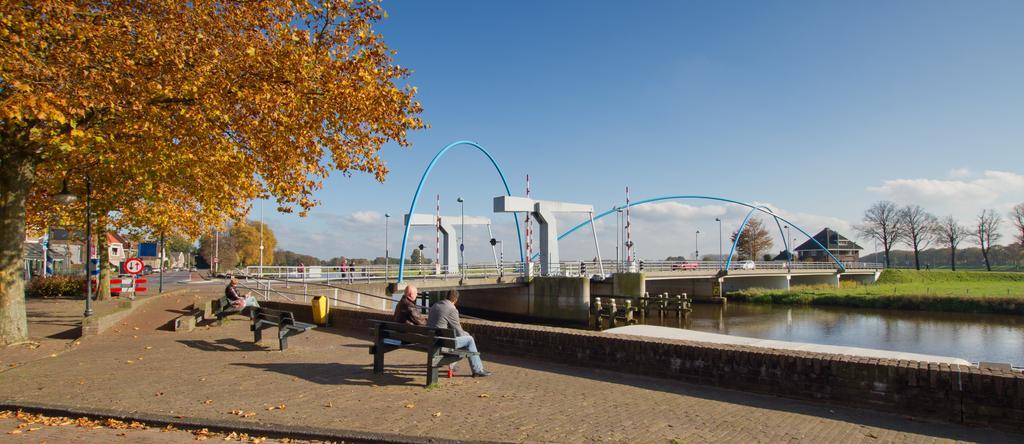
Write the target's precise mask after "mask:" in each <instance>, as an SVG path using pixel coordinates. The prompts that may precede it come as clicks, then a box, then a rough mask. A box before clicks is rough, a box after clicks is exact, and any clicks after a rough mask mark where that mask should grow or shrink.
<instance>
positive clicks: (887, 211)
mask: <svg viewBox="0 0 1024 444" xmlns="http://www.w3.org/2000/svg"><path fill="white" fill-rule="evenodd" d="M854 228H855V229H856V230H857V232H858V233H860V235H861V236H864V237H866V238H868V239H874V240H877V241H878V242H879V243H881V244H882V249H883V250H884V251H885V266H886V267H888V266H889V264H890V262H889V252H890V251H892V247H893V246H895V245H896V243H897V242H899V240H900V239H902V238H903V222H902V221H901V217H900V209H899V207H897V206H896V204H894V203H892V202H890V201H887V200H881V201H878V202H875V203H874V204H873V205H871V207H870V208H868V209H867V211H865V212H864V219H863V223H862V224H860V225H858V226H856V227H854Z"/></svg>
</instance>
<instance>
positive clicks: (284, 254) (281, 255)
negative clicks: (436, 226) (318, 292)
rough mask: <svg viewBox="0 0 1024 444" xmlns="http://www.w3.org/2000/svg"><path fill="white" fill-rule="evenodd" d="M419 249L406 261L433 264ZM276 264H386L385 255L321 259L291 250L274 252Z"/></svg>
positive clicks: (394, 259)
mask: <svg viewBox="0 0 1024 444" xmlns="http://www.w3.org/2000/svg"><path fill="white" fill-rule="evenodd" d="M419 253H420V251H419V250H413V253H412V255H411V256H410V258H409V260H408V261H407V262H406V263H408V264H432V263H434V261H433V260H431V259H427V258H424V257H422V255H421V254H419ZM274 259H275V261H274V265H284V266H290V267H296V266H299V265H320V266H332V267H336V266H340V265H341V264H342V263H344V264H346V265H352V266H366V265H384V263H385V259H384V256H379V257H376V258H373V259H366V258H350V257H345V256H338V257H334V258H331V259H326V260H325V259H320V258H318V257H316V256H311V255H308V254H302V253H296V252H294V251H289V250H277V251H275V252H274ZM388 263H391V264H397V263H398V258H396V257H392V258H389V260H388Z"/></svg>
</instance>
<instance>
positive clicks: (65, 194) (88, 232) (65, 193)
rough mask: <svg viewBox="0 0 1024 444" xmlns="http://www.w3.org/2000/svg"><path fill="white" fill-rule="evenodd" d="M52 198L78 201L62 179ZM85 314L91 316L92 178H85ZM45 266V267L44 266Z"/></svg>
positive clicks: (61, 201) (65, 180)
mask: <svg viewBox="0 0 1024 444" xmlns="http://www.w3.org/2000/svg"><path fill="white" fill-rule="evenodd" d="M53 198H54V199H55V200H56V201H57V202H60V203H62V204H70V203H73V202H75V201H77V200H78V196H76V195H74V194H72V193H71V191H69V190H68V180H67V178H65V179H64V184H63V187H62V188H61V190H60V193H57V194H56V195H55V196H53ZM84 263H85V312H84V313H83V316H85V317H89V316H92V178H91V177H89V175H88V174H86V176H85V261H84ZM44 266H45V265H44Z"/></svg>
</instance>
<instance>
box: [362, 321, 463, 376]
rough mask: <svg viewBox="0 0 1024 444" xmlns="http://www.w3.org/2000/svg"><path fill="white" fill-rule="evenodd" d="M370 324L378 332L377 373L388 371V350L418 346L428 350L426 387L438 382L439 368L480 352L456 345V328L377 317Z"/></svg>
mask: <svg viewBox="0 0 1024 444" xmlns="http://www.w3.org/2000/svg"><path fill="white" fill-rule="evenodd" d="M370 323H371V324H373V327H371V328H370V330H371V331H373V334H374V339H373V345H371V346H370V354H371V355H373V372H374V373H383V372H384V354H385V353H387V352H390V351H394V350H398V349H402V348H406V349H417V350H420V351H424V352H426V353H427V384H426V386H427V387H429V386H431V385H434V384H437V369H438V368H440V367H442V366H447V365H448V364H452V363H455V362H458V361H460V360H462V359H465V358H468V357H470V356H475V355H478V354H479V353H472V352H469V351H467V350H460V349H458V348H456V346H455V337H456V333H455V329H453V328H431V327H420V326H417V325H409V324H400V323H397V322H389V321H380V320H373V319H371V320H370ZM385 339H386V340H388V341H385Z"/></svg>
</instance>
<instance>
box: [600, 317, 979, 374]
mask: <svg viewBox="0 0 1024 444" xmlns="http://www.w3.org/2000/svg"><path fill="white" fill-rule="evenodd" d="M604 332H605V333H612V334H620V335H632V336H647V337H651V338H664V339H682V340H686V341H697V342H709V343H712V344H732V345H747V346H751V347H761V348H773V349H778V350H800V351H809V352H817V353H830V354H836V355H847V356H862V357H867V358H881V359H893V360H900V359H903V360H907V361H923V362H934V363H946V364H956V365H972V364H971V363H970V361H967V360H966V359H960V358H951V357H948V356H936V355H923V354H920V353H907V352H898V351H891V350H878V349H872V348H861V347H842V346H838V345H825V344H811V343H807V342H790V341H777V340H774V339H758V338H748V337H745V336H733V335H723V334H719V333H708V332H703V331H696V330H685V329H681V328H671V327H661V326H658V325H627V326H625V327H615V328H610V329H608V330H604Z"/></svg>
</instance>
